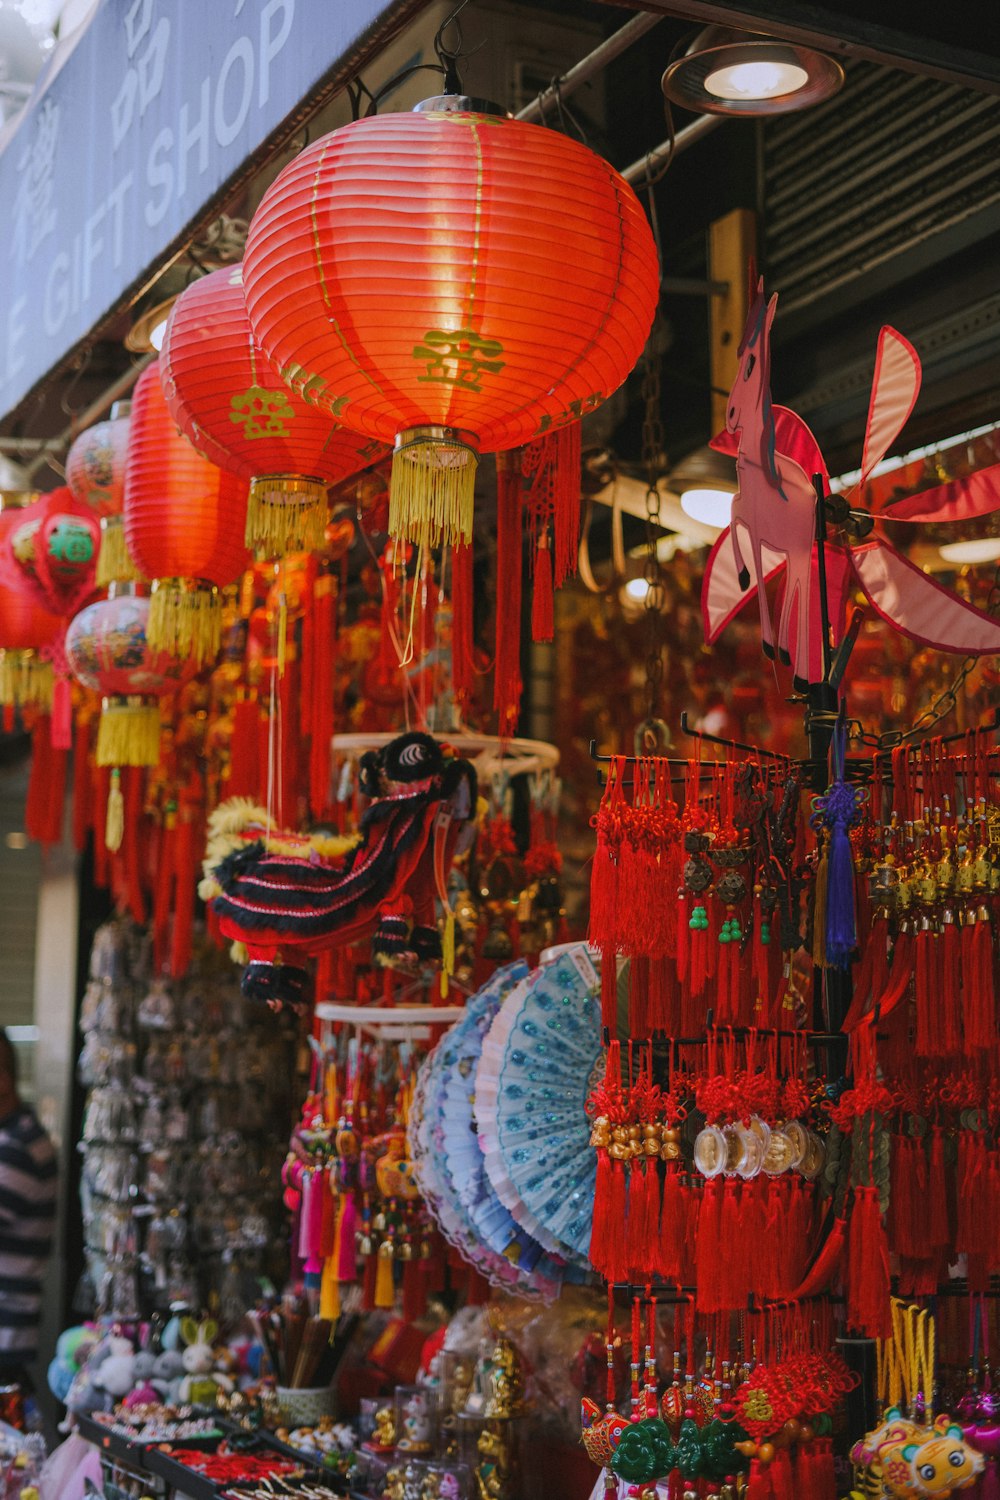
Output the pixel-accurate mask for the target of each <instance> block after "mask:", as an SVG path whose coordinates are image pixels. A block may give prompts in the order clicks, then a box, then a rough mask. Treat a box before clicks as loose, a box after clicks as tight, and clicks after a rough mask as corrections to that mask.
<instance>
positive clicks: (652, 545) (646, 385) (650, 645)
mask: <svg viewBox="0 0 1000 1500" xmlns="http://www.w3.org/2000/svg"><path fill="white" fill-rule="evenodd" d="M662 363H663V355H662V353H661V352H660V342H659V339H658V328H657V325H656V324H655V323H654V324H653V328H652V331H651V333H650V336H649V343H648V344H647V346H646V360H645V371H644V374H643V377H642V400H643V419H642V462H643V467H644V468H645V470H646V558H645V562H644V564H643V572H642V576H643V578H644V579H645V581H646V598H645V611H646V689H645V697H646V719H647V721H652V720H653V719H656V718H657V710H658V708H659V706H660V694H661V690H662V687H663V608H664V604H665V602H666V594H665V590H664V582H663V569H662V567H661V565H660V557H659V553H658V552H657V550H656V546H657V542H658V541H659V538H660V529H661V527H660V488H659V478H660V471H661V467H662V464H663V452H664V447H663V420H662V417H661V416H660V401H661V384H660V374H661V366H662Z"/></svg>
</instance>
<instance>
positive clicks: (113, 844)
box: [104, 766, 125, 853]
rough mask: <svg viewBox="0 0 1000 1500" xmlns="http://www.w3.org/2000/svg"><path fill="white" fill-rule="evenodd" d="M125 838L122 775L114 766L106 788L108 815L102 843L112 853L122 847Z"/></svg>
mask: <svg viewBox="0 0 1000 1500" xmlns="http://www.w3.org/2000/svg"><path fill="white" fill-rule="evenodd" d="M124 837H125V798H124V797H123V796H122V775H121V772H120V771H119V769H118V767H117V766H116V767H115V769H114V770H113V771H112V772H111V785H110V787H109V788H108V815H107V820H106V822H105V825H104V842H105V843H106V844H107V846H108V848H109V849H110V850H111V852H112V853H114V852H115V851H116V850H118V849H120V848H121V846H122V839H123V838H124Z"/></svg>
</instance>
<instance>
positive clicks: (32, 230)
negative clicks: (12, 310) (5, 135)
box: [13, 99, 59, 266]
mask: <svg viewBox="0 0 1000 1500" xmlns="http://www.w3.org/2000/svg"><path fill="white" fill-rule="evenodd" d="M58 141H59V106H58V104H55V103H54V102H53V100H51V99H46V100H45V102H44V104H43V105H42V107H41V109H40V110H39V111H38V116H37V119H36V120H35V129H34V134H33V136H32V139H31V144H30V145H29V146H27V147H26V149H25V150H24V151H23V152H22V154H21V157H20V159H19V160H18V163H17V171H18V184H17V196H16V197H15V199H14V231H13V243H14V254H15V256H16V257H17V263H18V265H19V266H23V265H26V264H27V262H28V261H29V260H30V259H31V258H32V256H33V255H34V253H35V251H36V250H37V249H38V247H39V245H40V244H41V243H42V241H43V240H44V239H46V237H47V236H48V235H50V234H52V232H53V231H54V229H55V227H56V201H55V185H54V183H53V181H52V175H53V171H54V169H55V164H56V148H57V146H58Z"/></svg>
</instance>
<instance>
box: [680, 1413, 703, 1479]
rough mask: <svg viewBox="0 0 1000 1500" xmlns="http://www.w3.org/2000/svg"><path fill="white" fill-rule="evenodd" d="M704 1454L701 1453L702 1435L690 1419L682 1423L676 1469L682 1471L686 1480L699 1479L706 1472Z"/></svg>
mask: <svg viewBox="0 0 1000 1500" xmlns="http://www.w3.org/2000/svg"><path fill="white" fill-rule="evenodd" d="M704 1461H705V1459H704V1454H703V1453H702V1451H701V1434H700V1433H699V1431H698V1427H697V1424H696V1423H695V1422H692V1421H691V1419H690V1417H689V1418H687V1420H686V1421H684V1422H682V1423H681V1430H680V1436H679V1437H678V1439H677V1447H676V1448H675V1449H674V1467H675V1468H678V1469H680V1471H681V1474H682V1475H683V1477H684V1478H685V1479H697V1478H698V1476H699V1475H700V1474H702V1473H703V1472H704V1467H703V1466H704Z"/></svg>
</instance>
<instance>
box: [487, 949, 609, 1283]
mask: <svg viewBox="0 0 1000 1500" xmlns="http://www.w3.org/2000/svg"><path fill="white" fill-rule="evenodd" d="M601 1061H602V1057H601V1006H600V973H599V971H598V969H597V967H596V959H595V957H594V956H593V955H592V954H591V952H590V950H589V949H588V947H587V944H586V943H573V944H570V945H568V946H567V947H566V948H564V949H562V950H561V951H558V952H557V953H556V955H555V957H554V958H553V959H552V961H551V962H550V963H547V964H544V965H543V966H542V967H541V968H540V969H537V970H536V971H535V973H534V974H532V975H531V977H530V979H529V980H528V981H527V982H526V983H523V984H520V985H518V986H517V987H516V989H514V990H512V992H511V993H510V994H509V995H508V997H507V999H506V1000H505V1001H504V1004H503V1005H502V1006H501V1008H500V1010H499V1011H498V1012H497V1015H496V1019H495V1020H494V1021H493V1024H492V1026H491V1027H490V1030H489V1034H488V1035H487V1037H486V1039H485V1041H484V1042H483V1046H482V1056H481V1058H480V1062H479V1067H478V1070H477V1073H476V1098H475V1114H476V1128H477V1130H478V1134H479V1144H480V1146H481V1148H482V1151H483V1156H484V1158H485V1163H486V1171H487V1174H488V1176H489V1180H490V1182H491V1183H492V1185H493V1187H494V1189H495V1191H496V1194H497V1196H498V1197H499V1199H500V1200H501V1202H502V1203H503V1204H504V1205H505V1206H506V1207H507V1208H508V1209H509V1210H510V1212H511V1214H512V1215H513V1217H514V1218H515V1219H516V1220H517V1222H518V1223H519V1224H520V1225H521V1227H522V1228H523V1229H525V1230H527V1232H528V1233H529V1234H530V1235H532V1236H533V1237H534V1238H535V1239H537V1240H538V1241H539V1243H540V1244H542V1245H543V1246H544V1247H545V1248H546V1249H547V1250H548V1251H549V1253H550V1254H551V1255H554V1256H563V1257H566V1258H567V1259H569V1260H570V1262H571V1263H572V1264H576V1265H579V1266H585V1265H587V1264H589V1262H588V1258H587V1249H588V1246H589V1243H590V1230H591V1216H592V1211H593V1205H594V1182H595V1177H596V1170H597V1169H596V1158H595V1155H594V1151H593V1149H592V1148H591V1145H590V1120H589V1118H588V1116H587V1112H586V1104H587V1098H588V1096H589V1094H590V1090H591V1088H592V1086H593V1082H594V1077H595V1075H596V1070H597V1069H598V1068H599V1067H600V1065H601Z"/></svg>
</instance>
